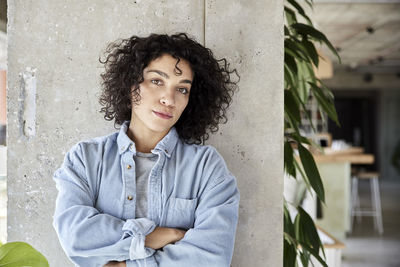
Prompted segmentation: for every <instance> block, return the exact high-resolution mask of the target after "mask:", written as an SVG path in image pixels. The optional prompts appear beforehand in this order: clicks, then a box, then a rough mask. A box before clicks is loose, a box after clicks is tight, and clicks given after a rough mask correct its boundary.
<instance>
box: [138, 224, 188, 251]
mask: <svg viewBox="0 0 400 267" xmlns="http://www.w3.org/2000/svg"><path fill="white" fill-rule="evenodd" d="M185 233H186V231H184V230H180V229H176V228H168V227H156V229H154V231H153V232H151V233H150V234H148V235H147V236H146V240H145V243H144V246H145V247H148V248H152V249H160V248H162V247H164V246H166V245H168V244H173V243H175V242H178V241H179V240H181V239H182V238H183V237H184V236H185Z"/></svg>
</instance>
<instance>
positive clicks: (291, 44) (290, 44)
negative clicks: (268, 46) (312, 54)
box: [284, 38, 309, 61]
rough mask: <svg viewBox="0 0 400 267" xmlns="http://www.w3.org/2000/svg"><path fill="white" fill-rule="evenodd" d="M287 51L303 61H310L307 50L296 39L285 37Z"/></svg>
mask: <svg viewBox="0 0 400 267" xmlns="http://www.w3.org/2000/svg"><path fill="white" fill-rule="evenodd" d="M284 46H285V53H288V54H290V55H291V56H293V57H294V58H296V59H298V60H303V61H309V59H308V57H307V50H306V49H305V48H304V47H303V46H302V44H301V43H300V42H299V41H298V40H296V39H288V38H287V39H285V41H284Z"/></svg>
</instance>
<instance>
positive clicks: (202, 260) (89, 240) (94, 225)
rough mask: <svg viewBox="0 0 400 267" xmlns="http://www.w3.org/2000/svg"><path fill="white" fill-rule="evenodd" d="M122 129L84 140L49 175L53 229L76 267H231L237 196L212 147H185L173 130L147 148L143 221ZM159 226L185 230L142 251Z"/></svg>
mask: <svg viewBox="0 0 400 267" xmlns="http://www.w3.org/2000/svg"><path fill="white" fill-rule="evenodd" d="M128 127H129V121H126V122H125V123H124V124H123V125H122V126H121V129H120V131H119V132H115V133H113V134H110V135H107V136H104V137H98V138H93V139H91V140H88V141H82V142H79V143H78V144H76V145H75V146H74V147H72V149H71V150H70V151H69V152H68V153H67V154H66V156H65V159H64V162H63V164H62V166H61V167H60V168H59V169H58V170H57V171H56V172H55V173H54V180H55V182H56V186H57V189H58V196H57V202H56V209H55V213H54V220H53V226H54V228H55V230H56V232H57V234H58V237H59V239H60V243H61V245H62V247H63V249H64V251H65V252H66V254H67V255H68V257H69V258H70V259H71V260H72V261H73V262H74V263H75V264H76V265H78V266H82V267H92V266H93V267H94V266H103V265H104V264H106V263H107V262H109V261H112V260H116V261H125V260H126V264H127V266H128V267H131V266H148V267H152V266H161V267H167V266H168V267H169V266H171V267H172V266H173V267H177V266H178V267H179V266H182V267H188V266H191V267H195V266H202V267H204V266H207V267H208V266H218V267H223V266H229V265H230V263H231V259H232V254H233V246H234V241H235V232H236V225H237V221H238V207H239V191H238V188H237V184H236V180H235V178H234V177H233V175H232V174H231V173H230V172H229V170H228V169H227V167H226V164H225V162H224V160H223V158H222V157H221V156H220V155H219V154H218V152H217V151H216V150H215V148H213V147H211V146H202V145H189V144H186V143H184V142H182V141H181V139H179V136H178V133H177V132H176V129H175V128H171V130H170V131H169V133H168V134H167V135H166V136H165V137H164V138H163V139H162V140H161V141H160V142H159V143H158V144H157V146H156V147H155V148H154V149H153V150H152V152H153V153H156V154H158V160H157V162H156V164H155V166H154V167H153V168H152V170H151V172H150V176H149V181H148V183H149V184H148V216H147V218H140V219H135V203H136V198H135V192H136V188H135V186H136V185H135V162H134V159H133V156H134V155H135V153H136V149H135V143H134V142H133V141H132V140H131V139H130V138H129V137H128V136H127V134H126V132H127V129H128ZM156 226H161V227H173V228H180V229H184V230H187V232H186V234H185V236H184V237H183V238H182V239H181V240H180V241H178V242H176V243H175V244H169V245H166V246H165V247H164V248H163V249H161V250H153V249H151V248H147V247H145V246H144V241H145V237H146V235H147V234H149V233H151V232H152V231H153V230H154V228H155V227H156Z"/></svg>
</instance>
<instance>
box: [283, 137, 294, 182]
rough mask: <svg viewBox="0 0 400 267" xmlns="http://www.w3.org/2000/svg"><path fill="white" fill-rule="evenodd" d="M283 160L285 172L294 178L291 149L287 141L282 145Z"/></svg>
mask: <svg viewBox="0 0 400 267" xmlns="http://www.w3.org/2000/svg"><path fill="white" fill-rule="evenodd" d="M284 160H285V170H286V172H287V173H288V174H289V175H290V176H292V177H294V178H296V167H295V166H294V165H293V149H292V146H291V145H290V142H288V141H286V142H285V145H284Z"/></svg>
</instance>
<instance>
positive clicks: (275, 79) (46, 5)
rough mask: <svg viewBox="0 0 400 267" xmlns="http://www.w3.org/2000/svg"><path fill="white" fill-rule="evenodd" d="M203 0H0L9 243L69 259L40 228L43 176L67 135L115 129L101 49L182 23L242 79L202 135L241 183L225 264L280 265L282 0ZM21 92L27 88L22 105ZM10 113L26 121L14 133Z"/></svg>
mask: <svg viewBox="0 0 400 267" xmlns="http://www.w3.org/2000/svg"><path fill="white" fill-rule="evenodd" d="M204 1H206V0H204ZM204 1H203V0H196V1H183V0H181V1H180V0H174V1H161V2H160V1H139V0H136V1H133V0H132V1H128V0H125V1H105V0H104V1H78V0H75V1H68V2H64V1H50V0H47V1H46V0H37V1H31V0H29V1H22V0H11V1H9V2H8V7H9V11H8V14H9V20H8V22H9V25H8V40H9V43H8V53H9V62H8V123H9V124H8V140H7V142H8V196H9V204H8V239H9V241H14V240H22V241H27V242H29V243H31V244H32V245H34V246H35V247H36V248H38V249H39V250H40V251H42V252H43V253H44V254H45V256H46V257H47V258H48V259H49V262H50V265H51V266H72V264H71V263H69V262H68V260H67V258H66V257H65V256H64V255H63V252H62V250H61V247H60V245H59V243H58V239H57V237H56V234H55V233H54V231H53V228H52V226H51V221H52V218H51V217H52V214H53V209H54V201H55V197H56V189H55V187H54V183H53V181H52V175H53V172H54V170H55V169H56V168H57V167H58V166H59V165H60V164H61V162H62V159H63V157H64V153H65V152H66V151H67V150H68V149H69V148H70V147H71V146H72V145H73V144H74V143H76V142H78V141H79V140H82V139H85V138H89V137H94V136H99V135H104V134H107V133H109V132H112V131H114V129H113V124H112V123H110V122H106V121H104V120H103V118H102V115H100V114H99V113H98V110H99V108H100V106H99V104H98V103H97V98H98V95H99V80H100V79H99V73H100V72H101V71H102V69H101V65H100V64H99V63H98V56H99V54H100V51H101V50H102V49H103V48H104V47H105V45H106V43H107V42H109V41H112V40H115V39H117V38H119V37H129V36H131V35H132V34H136V35H147V34H149V33H150V32H167V33H174V32H177V31H186V32H189V33H191V34H192V35H194V36H195V37H196V38H197V39H198V40H199V41H200V42H205V44H206V45H207V46H209V47H210V48H212V49H213V50H214V51H215V53H216V55H217V56H218V57H227V58H228V59H229V60H230V61H231V62H232V66H234V67H237V69H238V71H239V72H240V75H241V77H242V81H241V83H240V91H239V92H238V93H237V94H236V96H235V99H234V104H233V106H232V109H231V112H230V118H231V120H230V121H229V123H228V124H227V125H224V126H223V127H222V128H221V131H220V133H218V134H217V135H216V136H214V137H213V138H212V140H210V143H213V144H216V146H217V147H218V149H219V151H220V152H221V154H222V155H223V156H224V157H225V159H226V161H227V164H228V165H229V167H230V169H231V171H232V172H233V173H234V174H235V175H236V177H237V179H238V184H239V189H240V191H241V206H240V219H239V227H238V234H237V239H236V245H235V255H234V259H233V263H232V265H233V266H245V265H248V266H280V265H281V264H282V191H283V190H282V180H283V151H282V141H283V140H282V133H283V89H282V88H283V73H282V69H283V67H282V64H283V33H282V24H283V16H282V14H283V12H282V9H283V6H282V3H281V1H255V0H253V1H235V3H232V2H229V1H218V3H217V1H206V2H204ZM177 10H178V11H179V12H176V11H177ZM39 14H40V15H39ZM27 68H28V69H27ZM20 74H22V76H21V75H20ZM24 75H25V76H24ZM23 77H25V82H24V83H22V82H21V79H22V78H23ZM21 90H26V91H29V90H31V91H30V92H31V97H33V100H32V99H31V100H29V101H31V102H29V101H28V100H26V103H27V104H26V106H24V105H23V104H22V103H19V102H18V99H19V96H20V92H21ZM32 92H33V93H32ZM35 97H36V98H35ZM28 109H32V110H34V112H35V114H31V113H29V114H27V113H26V112H25V111H26V110H28ZM21 118H27V119H28V120H29V121H30V122H31V123H32V122H33V125H34V129H33V130H32V129H25V130H26V131H21V129H23V125H22V124H21V122H22V121H23V120H21Z"/></svg>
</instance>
